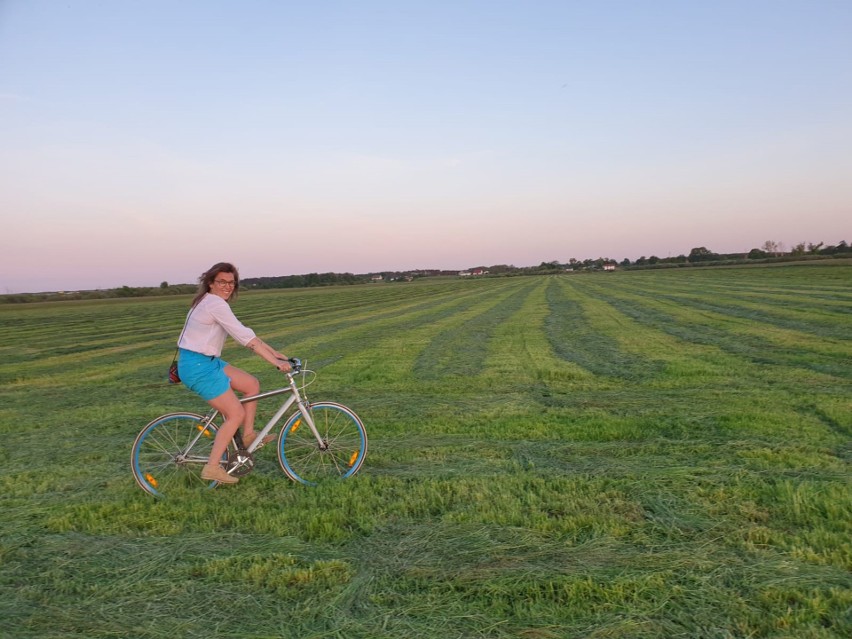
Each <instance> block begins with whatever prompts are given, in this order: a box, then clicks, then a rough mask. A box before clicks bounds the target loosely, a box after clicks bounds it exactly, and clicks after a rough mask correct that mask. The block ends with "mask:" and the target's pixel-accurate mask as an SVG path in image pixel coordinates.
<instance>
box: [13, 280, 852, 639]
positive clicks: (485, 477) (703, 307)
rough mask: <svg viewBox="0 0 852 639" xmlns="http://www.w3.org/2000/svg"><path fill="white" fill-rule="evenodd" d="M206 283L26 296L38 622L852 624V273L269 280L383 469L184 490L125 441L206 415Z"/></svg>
mask: <svg viewBox="0 0 852 639" xmlns="http://www.w3.org/2000/svg"><path fill="white" fill-rule="evenodd" d="M187 303H188V299H171V298H170V299H160V300H158V299H154V300H144V301H137V300H133V301H125V302H102V303H79V304H74V303H71V304H65V303H61V304H52V305H40V306H32V307H15V308H9V309H6V308H0V338H2V339H0V343H2V344H4V346H3V347H2V353H0V354H2V355H3V358H2V359H0V380H2V381H3V386H2V387H0V396H1V397H2V400H3V401H2V402H0V434H2V436H3V440H4V445H3V447H2V448H0V462H2V465H0V500H2V505H3V509H4V514H6V517H4V519H3V522H2V523H0V618H3V619H4V626H3V628H4V632H6V633H7V634H8V635H9V636H12V637H75V636H78V637H114V636H122V637H124V636H133V637H174V636H184V637H196V636H198V637H201V636H205V637H206V636H211V635H212V636H220V637H246V638H248V637H347V638H348V637H402V636H411V637H442V638H443V637H448V636H463V637H501V638H502V637H677V636H682V637H786V636H796V637H815V638H825V637H844V636H846V635H847V634H848V630H849V627H850V618H849V610H850V606H852V596H851V595H850V591H852V579H850V577H849V574H850V573H849V570H850V568H852V544H850V541H849V540H850V538H852V534H850V533H852V523H850V522H852V496H850V490H849V489H850V484H849V462H850V458H852V445H850V442H852V437H850V435H852V421H850V415H852V410H850V409H852V381H850V376H849V367H848V364H846V365H845V366H844V363H845V362H848V361H852V350H850V343H852V340H850V337H852V319H850V318H852V316H850V313H849V310H850V308H852V268H850V267H848V266H832V267H801V268H800V267H795V266H787V267H783V268H780V267H779V268H773V269H713V270H711V269H707V270H702V271H700V272H692V271H690V272H682V271H678V272H643V273H616V274H599V275H590V276H586V275H572V276H561V277H529V278H507V279H492V280H465V281H461V280H459V281H456V280H450V281H431V282H428V281H427V282H413V283H410V284H400V285H379V286H358V287H349V288H330V289H321V290H307V291H298V290H295V291H294V290H291V291H280V292H275V291H272V292H270V291H264V292H256V293H255V292H249V291H247V292H245V294H244V295H243V296H242V297H241V298H240V300H239V301H238V302H237V303H236V305H235V309H236V310H237V313H238V314H239V315H240V316H241V317H242V318H243V319H244V320H245V321H246V323H247V324H249V325H250V326H252V327H253V328H255V329H256V330H257V331H258V333H259V334H260V335H261V336H263V337H264V338H265V339H267V340H268V341H270V342H272V343H274V344H276V345H277V346H281V347H283V348H284V349H285V350H286V352H288V353H290V354H293V355H297V356H301V357H306V358H307V359H308V361H309V363H310V362H315V363H316V368H317V370H318V371H319V377H318V380H317V382H316V383H315V384H314V386H312V387H311V388H309V389H308V390H309V396H311V397H313V398H314V399H335V400H338V401H343V402H344V403H347V404H350V405H351V406H352V407H353V408H354V409H355V410H356V411H357V412H358V413H359V414H360V415H361V417H362V418H363V419H364V421H365V423H366V424H367V427H368V430H369V433H370V438H371V446H370V454H369V456H368V459H367V463H366V466H365V467H364V469H363V470H362V472H361V473H360V474H359V475H358V476H357V477H356V478H354V479H353V480H351V481H347V482H341V483H332V484H327V485H322V486H319V487H317V488H315V489H307V488H304V487H301V486H295V485H292V484H289V483H288V482H287V480H286V479H285V478H284V476H283V474H282V473H281V471H280V469H279V468H278V467H277V464H276V462H275V459H274V453H272V452H271V451H270V450H268V449H267V450H264V451H261V453H260V459H259V464H258V467H257V468H256V470H255V471H254V472H253V473H252V474H251V475H249V476H248V477H247V478H245V479H244V480H243V481H242V482H241V483H240V484H239V485H238V486H237V487H233V488H227V489H226V488H223V489H219V490H216V491H212V492H208V493H205V494H195V493H189V494H181V495H176V496H174V497H173V498H171V499H166V500H161V501H157V500H153V499H151V498H149V497H148V496H147V495H145V494H143V493H142V492H141V491H139V490H138V488H136V486H135V485H134V483H133V480H132V478H131V476H130V472H129V468H128V464H127V460H128V458H129V447H130V444H131V443H132V440H133V437H134V436H135V434H136V432H137V431H138V430H139V429H140V428H141V427H142V426H143V425H144V424H145V423H146V422H147V421H148V420H150V419H151V418H153V417H154V416H156V415H158V414H161V413H164V412H168V411H169V410H178V409H181V410H195V411H199V410H201V411H203V410H204V404H203V403H202V402H200V400H198V399H197V398H194V397H193V396H192V395H191V394H190V393H189V392H188V391H185V390H184V389H181V388H175V387H169V386H168V385H166V384H165V381H164V374H165V369H166V367H167V366H168V363H169V361H170V359H171V354H172V351H173V345H174V340H175V338H176V336H177V333H178V332H179V330H180V325H181V322H182V319H183V316H184V315H185V312H186V304H187ZM225 357H226V358H227V359H229V360H230V361H233V362H234V363H235V364H238V365H240V366H243V367H245V368H247V369H248V370H251V371H253V372H254V373H255V374H257V375H258V377H259V378H260V379H261V381H262V383H263V386H264V387H265V388H270V387H272V385H273V384H274V383H275V382H276V380H277V379H279V378H278V377H276V373H275V372H274V371H273V370H271V369H270V368H269V367H268V365H266V364H265V363H263V362H262V361H260V360H259V359H257V358H255V359H252V357H251V356H250V355H249V354H248V353H247V352H245V351H243V350H241V349H239V348H237V347H234V346H230V347H228V349H227V350H226V353H225ZM271 408H272V407H263V408H262V410H261V415H268V414H269V412H271Z"/></svg>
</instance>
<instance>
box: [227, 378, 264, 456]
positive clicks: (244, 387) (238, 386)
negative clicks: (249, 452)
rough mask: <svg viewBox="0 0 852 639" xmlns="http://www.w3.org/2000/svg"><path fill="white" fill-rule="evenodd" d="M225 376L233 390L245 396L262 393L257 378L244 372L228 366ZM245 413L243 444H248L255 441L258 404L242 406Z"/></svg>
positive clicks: (250, 403) (248, 403)
mask: <svg viewBox="0 0 852 639" xmlns="http://www.w3.org/2000/svg"><path fill="white" fill-rule="evenodd" d="M225 375H227V376H228V377H229V378H230V379H231V388H233V389H234V390H235V391H238V392H239V393H242V394H243V396H247V395H257V394H258V393H259V392H260V382H259V381H257V378H256V377H255V376H254V375H251V374H250V373H246V372H245V371H244V370H242V369H240V368H237V367H236V366H231V365H230V364H228V365H227V366H226V367H225ZM242 406H243V409H244V411H245V416H244V417H243V421H242V426H243V442H244V443H245V444H246V446H248V443H249V442H250V441H251V440H253V439H254V417H255V415H256V414H257V402H247V403H245V404H243V405H242Z"/></svg>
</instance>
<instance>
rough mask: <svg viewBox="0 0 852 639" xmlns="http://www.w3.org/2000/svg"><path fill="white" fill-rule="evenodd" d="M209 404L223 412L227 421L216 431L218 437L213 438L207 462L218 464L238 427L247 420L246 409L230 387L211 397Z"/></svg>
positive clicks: (213, 464)
mask: <svg viewBox="0 0 852 639" xmlns="http://www.w3.org/2000/svg"><path fill="white" fill-rule="evenodd" d="M208 404H210V405H211V406H212V407H213V408H215V409H216V410H218V411H219V412H220V413H222V417H224V419H225V421H223V422H222V426H221V427H220V428H219V432H217V433H216V439H214V440H213V448H212V449H211V451H210V459H209V460H208V461H207V464H208V465H210V466H218V465H220V463H221V461H222V456H223V455H224V454H225V451H226V450H227V449H228V442H230V441H231V439H232V438H233V437H234V433H236V432H237V428H239V427H240V424H242V423H243V420H245V414H246V411H245V409H244V408H243V404H241V403H240V400H239V399H238V398H237V396H236V395H235V394H234V391H232V390H231V389H230V388H229V389H228V390H226V391H225V392H224V393H222V394H221V395H219V397H216V398H214V399H211V400H210V401H209V402H208Z"/></svg>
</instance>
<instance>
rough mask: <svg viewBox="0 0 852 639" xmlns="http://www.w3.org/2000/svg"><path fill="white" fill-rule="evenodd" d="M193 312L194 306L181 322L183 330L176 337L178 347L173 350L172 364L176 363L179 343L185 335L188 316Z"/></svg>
mask: <svg viewBox="0 0 852 639" xmlns="http://www.w3.org/2000/svg"><path fill="white" fill-rule="evenodd" d="M194 310H195V306H193V307H192V308H191V309H189V313H187V314H186V319H185V320H183V330H182V331H181V332H180V337H178V345H177V347H176V348H175V356H174V357H173V358H172V364H174V363H175V362H176V361H177V356H178V351H179V350H180V341H181V340H182V339H183V334H184V333H186V325H187V323H188V322H189V316H190V315H192V311H194Z"/></svg>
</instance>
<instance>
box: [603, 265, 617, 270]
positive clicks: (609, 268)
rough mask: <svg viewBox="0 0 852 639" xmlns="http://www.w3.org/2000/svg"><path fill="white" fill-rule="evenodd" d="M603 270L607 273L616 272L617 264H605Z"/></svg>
mask: <svg viewBox="0 0 852 639" xmlns="http://www.w3.org/2000/svg"><path fill="white" fill-rule="evenodd" d="M603 270H605V271H614V270H615V264H604V265H603Z"/></svg>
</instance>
